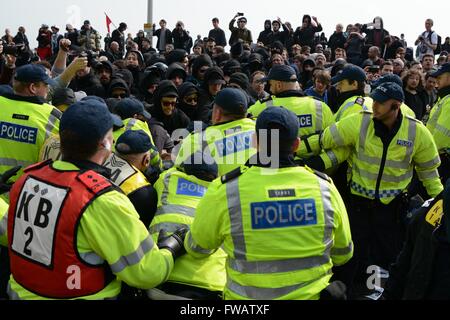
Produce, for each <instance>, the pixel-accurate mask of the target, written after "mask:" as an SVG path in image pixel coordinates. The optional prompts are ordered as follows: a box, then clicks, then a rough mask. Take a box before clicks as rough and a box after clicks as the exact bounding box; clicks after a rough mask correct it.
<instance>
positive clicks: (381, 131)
mask: <svg viewBox="0 0 450 320" xmlns="http://www.w3.org/2000/svg"><path fill="white" fill-rule="evenodd" d="M402 121H403V114H402V112H401V111H400V110H399V111H398V116H397V120H396V121H395V124H394V127H393V128H392V130H390V129H389V128H388V127H386V126H385V125H384V124H383V122H381V121H380V120H377V119H375V118H374V119H373V122H374V128H375V135H376V136H377V137H379V138H381V140H382V141H383V142H385V141H386V142H388V143H390V141H392V139H393V138H394V137H395V135H396V134H397V132H398V130H400V127H401V125H402Z"/></svg>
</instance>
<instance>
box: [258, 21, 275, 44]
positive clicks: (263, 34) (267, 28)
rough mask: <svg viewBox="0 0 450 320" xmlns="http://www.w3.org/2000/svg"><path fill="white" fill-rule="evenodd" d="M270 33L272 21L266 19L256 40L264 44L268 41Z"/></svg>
mask: <svg viewBox="0 0 450 320" xmlns="http://www.w3.org/2000/svg"><path fill="white" fill-rule="evenodd" d="M271 34H272V21H270V20H266V21H265V22H264V31H261V33H260V34H259V37H258V42H262V43H263V44H264V45H265V46H268V45H269V43H270V35H271Z"/></svg>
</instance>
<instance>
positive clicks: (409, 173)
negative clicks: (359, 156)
mask: <svg viewBox="0 0 450 320" xmlns="http://www.w3.org/2000/svg"><path fill="white" fill-rule="evenodd" d="M353 170H354V171H355V172H356V173H358V174H359V175H360V176H361V177H364V178H367V179H369V180H372V181H377V179H378V173H372V172H369V171H366V170H364V169H361V168H360V167H359V166H357V165H356V164H353ZM412 177H413V170H409V171H407V172H406V173H404V174H402V175H400V176H393V175H390V174H386V173H383V177H382V181H383V182H392V183H401V182H404V181H406V180H409V179H411V178H412Z"/></svg>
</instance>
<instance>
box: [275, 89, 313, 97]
mask: <svg viewBox="0 0 450 320" xmlns="http://www.w3.org/2000/svg"><path fill="white" fill-rule="evenodd" d="M305 96H306V95H305V94H304V93H303V91H301V90H288V91H284V92H281V93H279V94H277V98H290V97H305Z"/></svg>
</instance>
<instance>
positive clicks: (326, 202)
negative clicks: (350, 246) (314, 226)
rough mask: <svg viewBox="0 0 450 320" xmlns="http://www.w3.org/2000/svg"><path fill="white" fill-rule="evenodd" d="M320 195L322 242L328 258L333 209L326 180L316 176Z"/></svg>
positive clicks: (331, 234)
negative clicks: (322, 226) (322, 220)
mask: <svg viewBox="0 0 450 320" xmlns="http://www.w3.org/2000/svg"><path fill="white" fill-rule="evenodd" d="M317 179H318V181H319V186H320V193H321V195H322V204H323V216H324V219H325V230H324V234H323V244H324V245H325V250H324V256H325V257H326V258H328V259H329V258H330V250H331V248H332V247H333V245H334V240H333V229H334V224H335V223H334V210H333V206H332V205H331V191H330V186H329V183H328V181H325V180H323V179H322V178H319V177H317Z"/></svg>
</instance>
